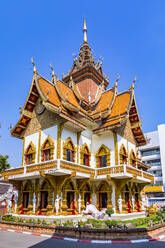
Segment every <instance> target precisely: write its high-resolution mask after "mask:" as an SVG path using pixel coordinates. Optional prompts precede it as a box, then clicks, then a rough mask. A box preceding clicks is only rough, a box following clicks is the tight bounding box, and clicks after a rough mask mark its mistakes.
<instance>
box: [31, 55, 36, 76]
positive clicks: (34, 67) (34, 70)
mask: <svg viewBox="0 0 165 248" xmlns="http://www.w3.org/2000/svg"><path fill="white" fill-rule="evenodd" d="M31 62H32V65H33V72H34V73H36V72H37V70H36V66H35V64H34V60H33V57H32V58H31Z"/></svg>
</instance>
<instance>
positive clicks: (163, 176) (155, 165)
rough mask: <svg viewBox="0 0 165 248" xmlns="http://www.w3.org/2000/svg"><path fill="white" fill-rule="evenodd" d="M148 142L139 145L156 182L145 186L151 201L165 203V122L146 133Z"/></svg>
mask: <svg viewBox="0 0 165 248" xmlns="http://www.w3.org/2000/svg"><path fill="white" fill-rule="evenodd" d="M145 136H146V139H148V143H147V145H145V146H142V147H139V151H140V153H141V157H142V161H143V162H144V163H145V164H147V165H151V168H150V169H149V170H148V171H149V172H151V173H152V174H153V175H154V178H155V180H154V184H153V185H150V186H149V187H148V186H147V187H146V188H145V191H146V194H147V195H148V198H149V202H150V203H155V202H158V204H159V205H165V124H162V125H159V126H158V130H157V131H153V132H149V133H146V134H145Z"/></svg>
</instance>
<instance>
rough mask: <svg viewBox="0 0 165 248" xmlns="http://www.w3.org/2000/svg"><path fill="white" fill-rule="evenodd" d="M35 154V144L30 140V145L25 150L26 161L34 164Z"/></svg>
mask: <svg viewBox="0 0 165 248" xmlns="http://www.w3.org/2000/svg"><path fill="white" fill-rule="evenodd" d="M35 156H36V148H35V146H34V144H33V142H30V144H29V145H28V147H27V149H26V151H25V163H26V165H28V164H34V163H35Z"/></svg>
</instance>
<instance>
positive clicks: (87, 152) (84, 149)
mask: <svg viewBox="0 0 165 248" xmlns="http://www.w3.org/2000/svg"><path fill="white" fill-rule="evenodd" d="M84 155H88V156H89V166H90V158H91V151H90V149H89V147H88V145H87V144H86V143H84V144H83V145H82V146H81V148H80V164H82V165H83V164H84Z"/></svg>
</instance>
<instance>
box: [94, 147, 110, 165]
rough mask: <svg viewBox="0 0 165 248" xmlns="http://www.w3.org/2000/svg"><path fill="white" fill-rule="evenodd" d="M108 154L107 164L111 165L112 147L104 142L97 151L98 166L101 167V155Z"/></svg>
mask: <svg viewBox="0 0 165 248" xmlns="http://www.w3.org/2000/svg"><path fill="white" fill-rule="evenodd" d="M100 156H107V166H110V149H109V148H108V147H107V146H105V145H104V144H102V145H101V146H100V148H99V149H98V151H97V152H96V167H97V168H99V157H100Z"/></svg>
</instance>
